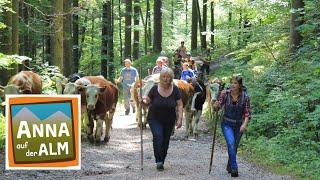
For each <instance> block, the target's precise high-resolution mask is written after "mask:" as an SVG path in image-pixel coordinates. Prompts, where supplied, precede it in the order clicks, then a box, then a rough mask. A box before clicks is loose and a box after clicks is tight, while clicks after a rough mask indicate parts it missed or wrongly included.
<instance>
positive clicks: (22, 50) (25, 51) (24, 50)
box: [19, 0, 44, 57]
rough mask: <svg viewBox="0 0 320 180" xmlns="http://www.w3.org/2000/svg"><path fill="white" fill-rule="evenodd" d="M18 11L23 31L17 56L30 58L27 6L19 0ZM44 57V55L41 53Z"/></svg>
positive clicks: (22, 0)
mask: <svg viewBox="0 0 320 180" xmlns="http://www.w3.org/2000/svg"><path fill="white" fill-rule="evenodd" d="M19 6H20V10H19V15H20V17H21V21H23V24H25V26H24V30H23V32H22V33H20V37H19V41H20V43H19V44H20V47H19V54H21V55H23V56H28V57H29V56H30V55H29V48H30V44H29V34H30V28H29V13H28V6H26V5H25V4H24V0H20V5H19ZM43 55H44V53H43Z"/></svg>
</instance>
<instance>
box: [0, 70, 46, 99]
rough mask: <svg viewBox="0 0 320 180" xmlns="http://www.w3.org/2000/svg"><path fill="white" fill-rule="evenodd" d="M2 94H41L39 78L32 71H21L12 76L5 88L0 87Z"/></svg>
mask: <svg viewBox="0 0 320 180" xmlns="http://www.w3.org/2000/svg"><path fill="white" fill-rule="evenodd" d="M0 90H1V91H3V94H41V92H42V81H41V77H40V76H39V75H38V74H36V73H34V72H32V71H21V72H19V73H18V74H16V75H14V76H12V77H11V78H10V79H9V82H8V84H7V85H6V86H4V87H3V86H0Z"/></svg>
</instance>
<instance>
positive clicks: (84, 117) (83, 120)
mask: <svg viewBox="0 0 320 180" xmlns="http://www.w3.org/2000/svg"><path fill="white" fill-rule="evenodd" d="M88 123H89V114H88V112H87V108H86V106H81V131H83V132H85V131H86V124H88Z"/></svg>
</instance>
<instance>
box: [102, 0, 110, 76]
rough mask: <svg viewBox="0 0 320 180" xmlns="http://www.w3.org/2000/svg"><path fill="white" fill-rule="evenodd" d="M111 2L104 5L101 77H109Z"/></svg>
mask: <svg viewBox="0 0 320 180" xmlns="http://www.w3.org/2000/svg"><path fill="white" fill-rule="evenodd" d="M109 3H110V2H109V1H106V2H105V3H104V4H103V10H102V32H101V65H100V67H101V75H103V76H104V77H106V78H107V77H108V31H109V26H110V25H109V24H110V23H109V22H108V13H109V12H108V11H109V7H108V6H109Z"/></svg>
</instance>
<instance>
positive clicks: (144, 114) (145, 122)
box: [142, 108, 148, 128]
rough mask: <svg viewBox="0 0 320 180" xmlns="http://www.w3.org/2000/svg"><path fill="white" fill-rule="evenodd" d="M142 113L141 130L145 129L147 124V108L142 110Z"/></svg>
mask: <svg viewBox="0 0 320 180" xmlns="http://www.w3.org/2000/svg"><path fill="white" fill-rule="evenodd" d="M142 110H143V111H142V112H143V120H144V122H143V128H147V123H148V119H147V115H148V111H147V108H142Z"/></svg>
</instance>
